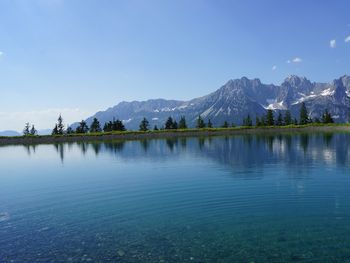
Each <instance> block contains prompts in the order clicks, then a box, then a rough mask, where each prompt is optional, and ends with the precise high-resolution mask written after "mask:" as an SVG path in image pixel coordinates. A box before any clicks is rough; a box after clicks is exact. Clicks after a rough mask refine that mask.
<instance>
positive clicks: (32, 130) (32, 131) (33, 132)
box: [30, 125, 38, 135]
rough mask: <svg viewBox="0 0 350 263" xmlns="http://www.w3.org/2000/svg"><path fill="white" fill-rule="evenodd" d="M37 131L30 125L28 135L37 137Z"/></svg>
mask: <svg viewBox="0 0 350 263" xmlns="http://www.w3.org/2000/svg"><path fill="white" fill-rule="evenodd" d="M37 133H38V131H37V130H36V129H35V127H34V125H32V128H31V129H30V135H37Z"/></svg>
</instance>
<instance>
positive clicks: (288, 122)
mask: <svg viewBox="0 0 350 263" xmlns="http://www.w3.org/2000/svg"><path fill="white" fill-rule="evenodd" d="M284 124H285V125H291V124H292V115H291V114H290V111H289V110H287V111H286V113H285V114H284Z"/></svg>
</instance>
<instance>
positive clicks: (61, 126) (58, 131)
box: [57, 114, 64, 135]
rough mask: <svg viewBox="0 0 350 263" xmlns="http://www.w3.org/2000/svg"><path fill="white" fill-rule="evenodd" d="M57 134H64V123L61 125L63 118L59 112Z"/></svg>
mask: <svg viewBox="0 0 350 263" xmlns="http://www.w3.org/2000/svg"><path fill="white" fill-rule="evenodd" d="M57 134H59V135H63V134H64V125H63V119H62V116H61V114H60V116H59V117H58V120H57Z"/></svg>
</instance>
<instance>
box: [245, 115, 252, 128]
mask: <svg viewBox="0 0 350 263" xmlns="http://www.w3.org/2000/svg"><path fill="white" fill-rule="evenodd" d="M243 126H253V121H252V119H251V118H250V115H249V114H248V115H247V117H246V118H244V119H243Z"/></svg>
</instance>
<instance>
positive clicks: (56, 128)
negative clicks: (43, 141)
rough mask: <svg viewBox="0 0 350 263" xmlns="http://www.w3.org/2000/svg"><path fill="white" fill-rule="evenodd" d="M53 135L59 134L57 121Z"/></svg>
mask: <svg viewBox="0 0 350 263" xmlns="http://www.w3.org/2000/svg"><path fill="white" fill-rule="evenodd" d="M51 134H52V135H57V134H58V127H57V123H56V124H55V127H54V128H53V130H52V132H51Z"/></svg>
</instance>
